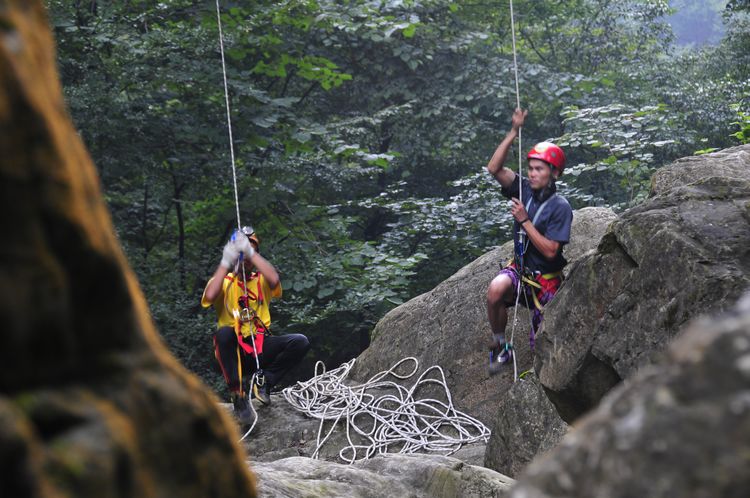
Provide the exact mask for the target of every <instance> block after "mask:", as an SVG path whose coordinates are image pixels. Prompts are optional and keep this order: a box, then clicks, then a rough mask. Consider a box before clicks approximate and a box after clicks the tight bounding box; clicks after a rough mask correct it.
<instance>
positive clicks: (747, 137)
mask: <svg viewBox="0 0 750 498" xmlns="http://www.w3.org/2000/svg"><path fill="white" fill-rule="evenodd" d="M748 101H750V95H747V97H746V100H745V101H743V102H739V103H737V104H732V105H731V106H730V107H731V108H732V110H733V111H734V112H736V113H737V121H734V122H732V125H734V126H736V127H738V128H739V131H737V132H735V133H732V136H733V137H734V138H736V139H737V140H739V141H740V143H741V144H747V143H750V107H749V106H748Z"/></svg>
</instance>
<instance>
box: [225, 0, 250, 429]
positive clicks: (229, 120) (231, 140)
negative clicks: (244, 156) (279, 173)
mask: <svg viewBox="0 0 750 498" xmlns="http://www.w3.org/2000/svg"><path fill="white" fill-rule="evenodd" d="M216 24H217V25H218V27H219V50H220V52H221V73H222V75H223V77H224V103H225V104H226V111H227V130H228V132H229V157H230V158H231V161H232V184H233V185H234V207H235V210H236V212H237V231H238V232H241V231H242V221H241V220H240V197H239V194H238V191H237V165H236V161H235V159H234V137H233V135H232V112H231V108H230V106H229V83H228V82H227V63H226V58H225V56H224V30H223V28H222V25H221V7H220V6H219V0H216ZM242 257H243V255H242V254H240V268H241V269H242V282H243V284H244V288H245V289H247V276H246V275H245V265H243V264H242ZM250 341H251V344H252V347H253V351H255V350H256V349H255V336H254V335H253V334H250ZM254 356H255V366H256V373H254V374H253V376H252V378H251V380H250V386H251V388H250V389H252V386H253V385H255V382H256V378H257V375H258V372H260V371H261V369H260V361H259V360H258V355H254ZM240 368H241V363H240ZM241 376H242V370H240V377H241ZM248 396H249V393H248ZM248 401H249V400H248ZM248 405H249V406H250V410H251V411H252V412H253V418H254V420H253V423H252V425H251V426H250V429H249V430H248V431H247V432H246V433H245V435H244V436H242V438H241V439H240V441H242V440H243V439H245V438H246V437H247V436H248V435H249V434H250V433H251V432H252V431H253V429H254V428H255V424H256V423H257V422H258V413H257V412H256V411H255V407H253V404H252V403H250V402H248Z"/></svg>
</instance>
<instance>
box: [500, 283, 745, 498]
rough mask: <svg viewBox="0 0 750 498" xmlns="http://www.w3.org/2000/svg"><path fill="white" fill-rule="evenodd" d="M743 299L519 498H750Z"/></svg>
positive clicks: (676, 346)
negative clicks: (637, 497) (747, 497)
mask: <svg viewBox="0 0 750 498" xmlns="http://www.w3.org/2000/svg"><path fill="white" fill-rule="evenodd" d="M748 469H750V295H748V296H746V297H745V299H744V300H743V301H742V302H741V303H740V305H739V306H738V308H737V309H736V310H734V311H732V312H731V313H729V314H728V315H726V316H724V317H723V318H722V319H721V320H720V321H717V322H713V321H711V320H703V321H701V322H699V323H696V324H694V325H693V326H692V327H691V328H690V329H688V331H687V332H685V333H684V334H683V335H681V336H680V337H679V338H678V339H677V340H675V342H674V343H673V344H672V345H671V346H670V347H669V350H668V351H667V352H666V354H665V356H664V357H663V358H662V359H661V360H660V361H659V362H658V363H657V364H655V365H653V366H650V367H646V368H644V369H643V370H642V371H639V372H638V373H637V374H636V375H635V376H634V377H633V378H632V379H629V380H628V381H626V382H625V383H624V384H623V385H621V386H619V387H618V388H616V389H615V390H614V391H613V392H612V393H611V394H609V395H608V396H607V397H606V398H605V399H604V400H603V401H602V403H601V405H600V406H599V407H598V408H597V409H596V410H595V411H593V412H592V413H590V414H589V415H587V416H586V417H584V418H583V419H581V421H580V423H578V424H577V425H576V428H575V429H574V430H573V431H572V432H571V433H570V434H569V435H568V436H567V437H565V439H564V440H563V442H562V443H561V444H560V445H559V446H558V447H557V448H555V449H554V450H553V451H552V452H551V453H549V454H548V455H547V456H546V457H544V458H540V459H538V460H537V461H535V462H534V463H532V464H531V465H530V466H529V467H528V469H527V471H526V472H525V474H524V475H523V476H522V477H521V479H520V480H519V484H518V486H517V487H515V488H514V489H513V492H512V494H511V496H513V497H516V498H546V497H563V496H566V497H567V496H576V497H581V498H586V497H592V498H593V497H601V496H607V497H612V498H618V497H623V498H625V497H632V496H648V497H653V498H661V497H664V498H667V497H673V496H680V497H688V498H691V497H696V498H697V497H714V496H721V497H736V498H741V497H746V496H750V472H748Z"/></svg>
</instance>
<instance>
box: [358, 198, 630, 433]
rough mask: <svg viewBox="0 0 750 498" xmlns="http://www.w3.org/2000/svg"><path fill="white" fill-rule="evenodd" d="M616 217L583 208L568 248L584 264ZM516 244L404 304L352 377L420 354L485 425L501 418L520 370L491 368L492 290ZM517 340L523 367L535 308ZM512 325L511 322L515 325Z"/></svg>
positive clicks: (521, 323) (521, 321)
mask: <svg viewBox="0 0 750 498" xmlns="http://www.w3.org/2000/svg"><path fill="white" fill-rule="evenodd" d="M614 219H615V214H614V213H613V212H612V211H611V210H609V209H604V208H586V209H581V210H578V211H576V212H575V215H574V219H573V227H572V236H571V240H572V241H573V242H572V243H571V244H570V245H569V246H568V247H566V249H565V255H566V257H567V258H568V260H569V261H576V260H577V259H578V258H580V257H581V256H582V255H583V254H585V253H586V252H587V251H589V250H591V249H593V248H595V247H596V245H597V244H598V243H599V241H600V240H601V237H602V235H603V234H604V232H605V230H606V227H607V225H608V224H609V222H611V221H612V220H614ZM512 250H513V249H512V245H511V244H506V245H504V246H503V247H501V248H498V249H495V250H493V251H490V252H488V253H487V254H485V255H484V256H482V257H480V258H479V259H477V260H476V261H474V262H473V263H471V264H469V265H467V266H465V267H464V268H462V269H461V270H460V271H459V272H458V273H456V274H455V275H453V276H452V277H450V278H449V279H448V280H446V281H445V282H443V283H441V284H440V285H438V286H437V287H436V288H435V289H433V290H432V291H430V292H427V293H425V294H422V295H421V296H418V297H416V298H414V299H412V300H411V301H409V302H407V303H405V304H403V305H401V306H399V307H398V308H396V309H394V310H393V311H391V312H390V313H388V314H387V315H386V316H385V317H384V318H383V319H382V320H381V321H380V322H378V324H377V326H376V327H375V330H374V332H373V340H372V343H371V344H370V347H369V348H368V349H367V350H365V351H364V352H363V353H362V354H361V355H360V356H359V358H357V363H356V364H355V367H354V369H353V371H352V377H353V378H355V379H356V380H358V381H365V380H367V379H368V378H369V377H371V376H373V375H375V374H377V373H378V372H380V371H383V370H387V369H389V368H390V367H391V366H392V365H394V364H395V363H397V362H398V361H399V360H401V359H402V358H403V357H405V356H414V357H416V358H417V359H418V360H419V362H420V366H421V368H422V369H424V368H427V367H429V366H432V365H440V366H441V367H442V368H443V370H444V371H445V374H446V378H447V381H448V385H449V387H450V389H451V393H452V395H453V400H454V402H455V403H456V406H457V407H458V408H459V409H460V410H462V411H465V412H467V413H469V414H471V415H472V416H474V417H477V418H478V419H479V420H481V421H482V422H484V423H485V424H490V422H491V421H492V420H494V417H495V413H496V411H497V404H498V402H499V400H500V399H501V398H502V396H503V394H504V393H505V391H507V390H508V388H509V387H510V385H511V384H512V383H513V370H512V368H510V369H508V370H507V371H506V372H503V373H501V374H499V375H496V376H494V377H489V375H488V373H487V351H486V349H485V344H486V342H487V339H488V338H489V334H490V331H489V325H488V324H487V310H486V293H487V287H488V285H489V283H490V281H491V280H492V278H494V277H495V276H496V275H497V273H498V272H499V271H500V269H501V268H502V266H503V264H504V263H506V262H507V261H508V260H509V259H510V257H511V255H512ZM518 316H519V317H518V325H517V327H516V336H515V341H514V342H515V345H516V352H517V357H518V360H519V365H520V367H521V370H525V369H527V368H529V367H530V366H531V355H530V353H529V347H528V329H529V316H528V312H526V311H523V310H520V312H519V313H518ZM509 327H510V325H509Z"/></svg>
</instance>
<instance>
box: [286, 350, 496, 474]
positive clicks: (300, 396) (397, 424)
mask: <svg viewBox="0 0 750 498" xmlns="http://www.w3.org/2000/svg"><path fill="white" fill-rule="evenodd" d="M354 362H355V360H354V359H352V360H351V361H349V362H346V363H344V364H342V365H341V366H340V367H338V368H336V369H334V370H331V371H329V372H325V366H324V365H323V363H322V362H318V363H317V364H316V365H315V376H314V377H313V378H312V379H310V380H309V381H306V382H298V383H297V384H296V385H294V386H292V387H288V388H286V389H284V391H283V394H284V398H285V399H286V400H287V401H288V402H289V404H290V405H292V406H293V407H294V408H295V409H297V410H299V411H301V412H304V413H305V414H307V415H308V416H310V417H312V418H317V419H320V426H319V428H318V438H317V446H316V448H315V451H314V452H313V454H312V457H313V458H318V457H319V456H320V450H321V448H322V447H323V445H324V444H325V443H326V441H327V440H328V439H329V438H330V437H331V435H332V434H333V432H334V430H335V429H336V427H337V426H338V424H339V422H340V421H341V422H343V423H346V437H347V440H348V442H349V445H348V446H346V447H344V448H342V449H341V450H340V451H339V458H341V459H342V460H343V461H345V462H347V463H350V464H351V463H354V462H356V461H358V460H365V459H369V458H371V457H373V456H375V455H378V454H385V453H388V452H389V450H390V452H391V453H393V452H395V451H396V449H397V448H398V450H397V452H398V453H402V454H404V453H416V452H418V451H420V450H422V451H430V452H440V453H443V454H445V455H451V454H453V453H455V452H456V451H458V450H459V449H460V448H461V447H462V446H463V445H464V444H469V443H474V442H478V441H482V442H484V443H486V442H487V441H488V440H489V436H490V430H489V429H488V428H487V427H486V426H485V425H484V424H482V422H480V421H479V420H477V419H475V418H473V417H471V416H469V415H466V414H465V413H462V412H460V411H458V410H456V408H455V407H454V406H453V399H452V398H451V394H450V390H449V389H448V386H447V384H446V381H445V374H444V373H443V370H442V369H441V368H440V367H439V366H432V367H430V368H428V369H427V370H425V371H424V372H423V373H422V374H421V375H420V376H419V378H418V379H417V380H416V382H415V383H414V385H413V386H412V387H411V388H409V389H407V388H405V387H404V386H401V385H400V384H398V383H396V382H395V381H393V380H386V378H387V377H389V376H391V377H394V378H396V379H400V380H406V379H408V378H410V377H412V376H413V375H414V374H415V373H416V372H417V369H418V368H419V361H418V360H417V359H416V358H413V357H408V358H404V359H403V360H401V361H399V362H398V363H396V364H395V365H393V366H392V367H391V368H390V369H388V370H385V371H382V372H380V373H378V374H376V375H374V376H373V377H372V378H370V379H369V380H368V381H367V382H365V383H363V384H354V385H347V384H345V380H346V377H347V376H348V375H349V371H350V370H351V369H352V367H353V366H354ZM407 362H413V364H414V367H413V369H412V370H411V371H409V372H408V373H405V374H400V373H398V372H397V370H398V369H399V367H400V366H401V365H403V364H405V363H407ZM349 384H351V383H349ZM435 386H437V387H435ZM425 388H427V389H432V390H441V391H442V397H443V398H444V399H443V400H438V399H433V398H423V399H421V398H419V397H418V392H419V391H420V390H422V389H425ZM326 422H331V425H330V427H329V428H328V429H325V425H326Z"/></svg>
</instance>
